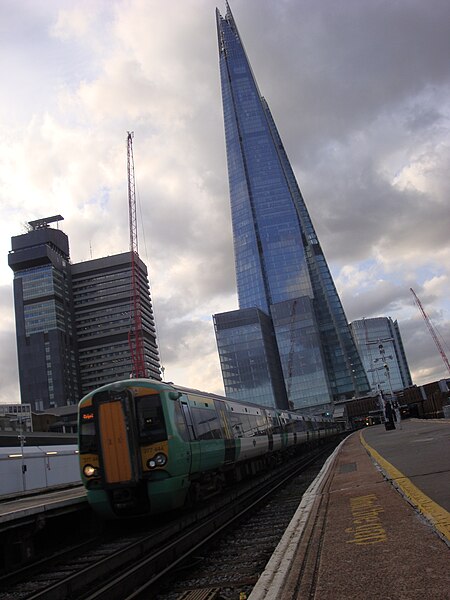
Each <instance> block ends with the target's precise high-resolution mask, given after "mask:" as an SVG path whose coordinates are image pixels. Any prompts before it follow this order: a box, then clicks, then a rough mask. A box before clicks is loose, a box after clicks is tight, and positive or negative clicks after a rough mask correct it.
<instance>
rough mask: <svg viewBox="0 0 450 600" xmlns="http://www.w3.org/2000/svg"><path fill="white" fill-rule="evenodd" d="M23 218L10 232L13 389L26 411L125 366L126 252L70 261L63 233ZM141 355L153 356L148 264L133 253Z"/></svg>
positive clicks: (123, 371) (80, 391)
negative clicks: (19, 231) (21, 230)
mask: <svg viewBox="0 0 450 600" xmlns="http://www.w3.org/2000/svg"><path fill="white" fill-rule="evenodd" d="M62 219H63V217H61V216H60V215H57V216H55V217H50V218H46V219H39V220H37V221H30V223H29V227H30V230H29V231H28V232H27V233H25V234H23V235H18V236H15V237H13V238H11V247H12V250H11V251H10V253H9V255H8V264H9V266H10V267H11V269H12V270H13V271H14V306H15V315H16V336H17V353H18V363H19V381H20V392H21V398H22V401H23V402H28V403H30V404H31V406H32V409H33V411H43V410H46V409H48V408H53V407H57V406H66V405H68V404H76V403H77V402H78V401H79V400H80V398H81V397H82V395H84V394H85V393H87V392H88V391H90V390H92V389H94V388H96V387H98V386H100V385H103V384H105V383H110V382H111V381H114V380H117V379H122V378H128V377H129V376H130V374H131V372H132V361H131V354H130V349H129V345H128V334H129V331H130V328H131V319H130V297H131V261H130V253H129V252H125V253H123V254H118V255H114V256H108V257H105V258H99V259H95V260H90V261H86V262H81V263H77V264H71V262H70V256H69V239H68V237H67V235H66V234H65V233H64V232H62V231H61V230H59V229H54V228H52V227H50V224H51V223H55V222H56V223H57V222H58V221H61V220H62ZM136 264H137V270H138V281H139V291H140V305H141V310H142V329H143V339H144V358H145V364H146V367H147V372H148V375H149V376H150V377H154V378H156V379H160V378H161V375H160V362H159V354H158V347H157V342H156V331H155V321H154V316H153V310H152V303H151V298H150V290H149V282H148V275H147V268H146V266H145V264H144V263H143V262H142V261H141V260H140V259H138V261H137V263H136Z"/></svg>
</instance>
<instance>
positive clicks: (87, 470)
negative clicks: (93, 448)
mask: <svg viewBox="0 0 450 600" xmlns="http://www.w3.org/2000/svg"><path fill="white" fill-rule="evenodd" d="M97 474H98V471H97V469H96V468H95V467H93V466H92V465H84V467H83V475H84V476H85V477H94V475H97Z"/></svg>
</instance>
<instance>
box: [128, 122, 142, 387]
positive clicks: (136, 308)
mask: <svg viewBox="0 0 450 600" xmlns="http://www.w3.org/2000/svg"><path fill="white" fill-rule="evenodd" d="M133 137H134V133H133V132H132V131H131V132H130V131H128V132H127V169H128V216H129V226H130V258H131V298H130V305H131V315H130V316H131V324H130V331H129V332H128V343H129V346H130V353H131V363H132V377H134V378H135V377H147V369H146V368H145V358H144V337H143V332H142V313H141V294H140V289H139V273H138V267H137V262H138V260H139V253H138V232H137V218H136V183H135V176H134V157H133Z"/></svg>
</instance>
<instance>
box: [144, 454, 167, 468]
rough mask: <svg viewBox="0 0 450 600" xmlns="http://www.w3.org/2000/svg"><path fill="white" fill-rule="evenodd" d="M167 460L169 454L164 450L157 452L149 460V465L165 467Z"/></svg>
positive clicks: (151, 466)
mask: <svg viewBox="0 0 450 600" xmlns="http://www.w3.org/2000/svg"><path fill="white" fill-rule="evenodd" d="M166 462H167V456H166V455H165V454H163V453H162V452H158V454H155V456H154V457H153V458H150V459H149V460H148V461H147V467H148V468H149V469H156V467H163V466H164V465H165V464H166Z"/></svg>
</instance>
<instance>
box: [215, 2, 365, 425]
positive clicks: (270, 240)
mask: <svg viewBox="0 0 450 600" xmlns="http://www.w3.org/2000/svg"><path fill="white" fill-rule="evenodd" d="M216 17H217V31H218V43H219V60H220V75H221V84H222V101H223V111H224V121H225V138H226V149H227V162H228V178H229V188H230V199H231V215H232V225H233V241H234V252H235V266H236V277H237V287H238V298H239V311H233V312H232V313H231V314H230V313H221V314H216V315H214V325H215V331H216V338H217V344H218V349H219V357H220V363H221V368H222V374H223V379H224V386H225V390H226V393H227V394H228V395H230V396H234V397H236V398H240V399H248V400H252V401H254V402H259V403H261V404H265V405H278V406H281V407H285V406H289V407H291V408H294V409H302V410H309V412H312V413H313V412H323V411H326V410H329V409H330V408H331V407H332V403H333V401H337V400H343V399H347V398H351V397H354V396H358V395H361V394H365V393H366V392H367V391H368V390H369V385H368V381H367V377H366V374H365V372H364V369H363V366H362V363H361V359H360V357H359V355H358V351H357V349H356V346H355V344H354V341H353V339H352V336H351V334H350V329H349V326H348V322H347V319H346V317H345V314H344V310H343V308H342V305H341V302H340V299H339V296H338V294H337V292H336V288H335V286H334V283H333V279H332V277H331V274H330V271H329V269H328V266H327V263H326V260H325V257H324V254H323V251H322V248H321V246H320V244H319V240H318V239H317V235H316V233H315V231H314V227H313V224H312V222H311V219H310V216H309V214H308V210H307V208H306V205H305V203H304V200H303V197H302V195H301V192H300V189H299V187H298V184H297V181H296V179H295V176H294V173H293V171H292V168H291V165H290V163H289V160H288V157H287V154H286V152H285V150H284V147H283V144H282V141H281V138H280V135H279V133H278V130H277V128H276V126H275V122H274V120H273V117H272V115H271V113H270V110H269V107H268V105H267V102H266V101H265V100H264V98H262V97H261V95H260V93H259V90H258V86H257V83H256V80H255V78H254V76H253V72H252V69H251V66H250V64H249V61H248V59H247V56H246V53H245V50H244V47H243V44H242V41H241V38H240V36H239V33H238V30H237V27H236V23H235V20H234V18H233V16H232V14H231V11H230V8H229V6H228V4H227V12H226V14H225V17H222V15H221V14H220V12H219V11H218V10H217V11H216ZM241 310H245V311H247V313H245V314H248V311H250V310H251V311H253V317H252V319H251V320H250V321H251V322H249V321H248V319H246V318H245V317H244V316H242V318H241V317H239V314H238V313H239V312H240V311H241ZM260 313H261V314H260ZM262 315H263V316H262ZM280 387H281V391H280Z"/></svg>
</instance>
